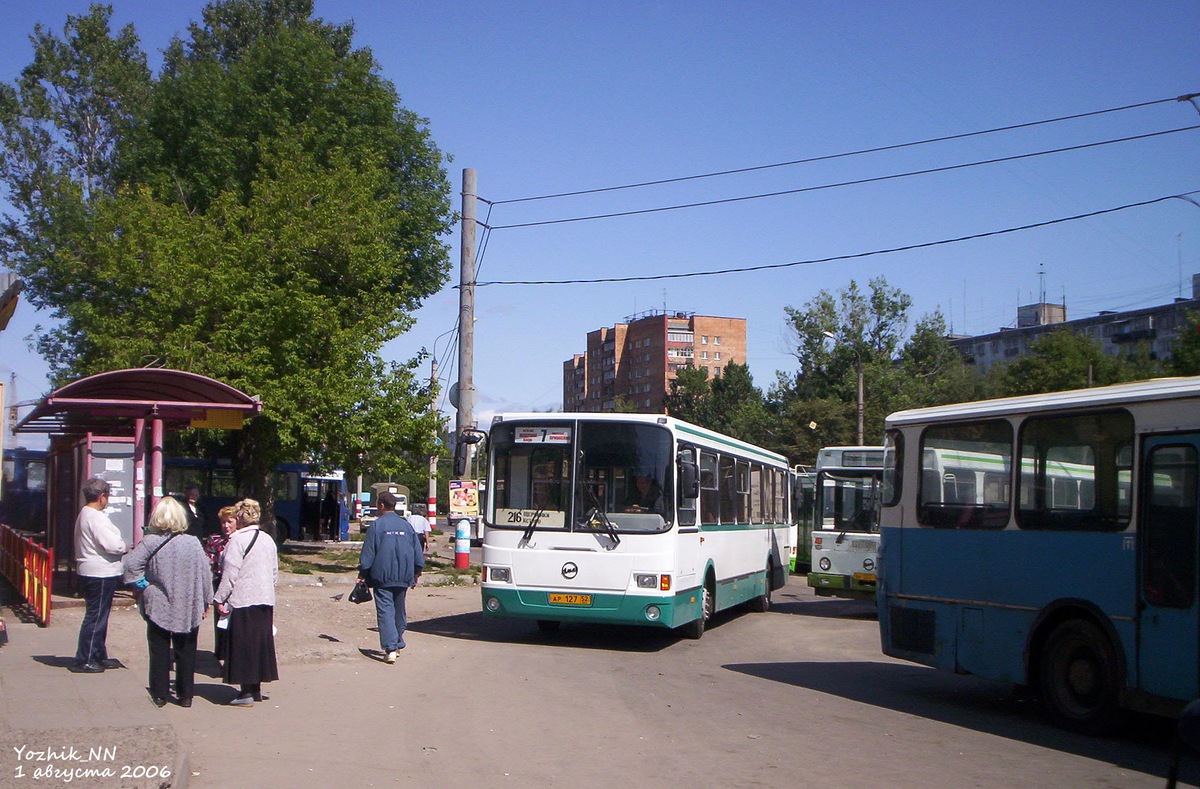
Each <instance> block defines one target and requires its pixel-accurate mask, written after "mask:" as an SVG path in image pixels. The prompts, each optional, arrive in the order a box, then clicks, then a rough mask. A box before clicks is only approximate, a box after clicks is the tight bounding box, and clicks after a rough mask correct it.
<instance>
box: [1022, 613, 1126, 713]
mask: <svg viewBox="0 0 1200 789" xmlns="http://www.w3.org/2000/svg"><path fill="white" fill-rule="evenodd" d="M1038 681H1039V685H1040V687H1041V695H1042V702H1043V703H1044V704H1045V705H1046V707H1047V708H1048V709H1049V711H1050V715H1051V717H1052V718H1053V719H1054V722H1055V723H1056V724H1058V725H1059V726H1061V727H1062V728H1064V729H1069V730H1071V731H1077V732H1081V733H1084V734H1103V733H1105V732H1109V731H1112V729H1113V728H1115V726H1116V724H1117V721H1118V718H1119V714H1120V708H1119V705H1118V690H1119V685H1120V674H1119V672H1118V665H1117V656H1116V653H1115V652H1114V651H1113V648H1112V644H1110V643H1109V641H1108V639H1107V638H1105V636H1104V633H1102V632H1101V631H1100V628H1098V627H1096V626H1095V625H1094V624H1092V623H1091V622H1088V621H1085V620H1083V619H1072V620H1069V621H1067V622H1064V623H1062V624H1061V625H1059V626H1058V627H1056V628H1055V629H1054V630H1053V631H1052V632H1051V633H1050V637H1049V638H1047V639H1046V643H1045V646H1044V647H1043V648H1042V655H1041V660H1040V665H1039V671H1038Z"/></svg>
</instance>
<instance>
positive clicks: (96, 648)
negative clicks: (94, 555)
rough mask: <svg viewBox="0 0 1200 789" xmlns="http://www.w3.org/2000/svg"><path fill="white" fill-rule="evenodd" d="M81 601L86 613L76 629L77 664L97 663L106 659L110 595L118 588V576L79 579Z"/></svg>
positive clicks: (119, 580)
mask: <svg viewBox="0 0 1200 789" xmlns="http://www.w3.org/2000/svg"><path fill="white" fill-rule="evenodd" d="M79 584H80V586H81V587H82V591H83V601H84V603H85V604H86V605H87V610H86V611H85V612H84V614H83V622H82V623H81V624H80V625H79V647H78V648H77V649H76V650H75V662H76V664H82V663H99V662H100V661H101V660H105V659H106V658H107V657H108V646H107V644H106V643H105V642H106V641H107V640H108V614H109V612H111V611H112V601H113V595H114V594H116V592H117V588H118V587H120V585H121V576H119V575H114V576H111V577H109V578H94V577H92V576H90V575H81V576H79Z"/></svg>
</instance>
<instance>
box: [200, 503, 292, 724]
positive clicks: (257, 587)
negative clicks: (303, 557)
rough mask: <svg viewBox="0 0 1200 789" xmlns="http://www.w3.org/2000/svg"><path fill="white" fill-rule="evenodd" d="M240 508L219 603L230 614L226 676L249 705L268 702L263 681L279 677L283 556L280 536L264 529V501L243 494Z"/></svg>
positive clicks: (240, 701) (225, 561)
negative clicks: (278, 548)
mask: <svg viewBox="0 0 1200 789" xmlns="http://www.w3.org/2000/svg"><path fill="white" fill-rule="evenodd" d="M235 507H236V514H237V521H238V529H237V531H235V532H234V533H233V535H232V536H231V537H230V538H229V542H228V543H227V544H226V545H225V551H224V555H223V556H222V562H221V584H220V586H218V587H217V592H216V595H215V603H216V604H217V607H218V610H219V611H220V612H221V614H222V615H228V616H229V626H228V628H227V629H226V636H225V649H224V655H223V657H224V658H225V675H224V680H225V682H226V683H228V684H230V685H239V686H240V687H241V692H240V693H239V694H238V696H237V698H235V699H233V700H232V701H230V702H229V703H230V704H232V705H233V706H236V707H249V706H252V705H253V704H254V702H256V701H262V699H263V696H262V683H264V682H274V681H275V680H277V679H279V666H278V664H277V663H276V660H275V634H274V630H275V628H274V624H275V622H274V620H275V581H276V579H277V577H278V575H279V557H278V555H277V553H276V551H275V540H273V539H272V538H271V537H270V535H267V534H263V533H262V531H261V530H260V529H259V520H260V517H261V510H260V508H259V505H258V502H257V501H255V500H254V499H243V500H241V501H239V502H238V503H237V504H236V505H235Z"/></svg>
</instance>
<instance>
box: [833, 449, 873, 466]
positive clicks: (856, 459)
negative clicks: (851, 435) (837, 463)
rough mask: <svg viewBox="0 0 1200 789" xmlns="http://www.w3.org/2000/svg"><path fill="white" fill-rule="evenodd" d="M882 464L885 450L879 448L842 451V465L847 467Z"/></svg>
mask: <svg viewBox="0 0 1200 789" xmlns="http://www.w3.org/2000/svg"><path fill="white" fill-rule="evenodd" d="M882 465H883V452H882V451H879V450H868V451H866V452H843V453H842V466H844V467H845V468H865V467H874V466H882Z"/></svg>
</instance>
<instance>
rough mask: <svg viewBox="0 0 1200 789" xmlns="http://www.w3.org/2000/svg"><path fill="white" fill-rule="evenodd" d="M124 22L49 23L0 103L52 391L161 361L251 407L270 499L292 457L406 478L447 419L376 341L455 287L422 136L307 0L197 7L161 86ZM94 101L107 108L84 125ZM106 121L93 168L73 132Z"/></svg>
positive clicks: (9, 175) (362, 54) (433, 157)
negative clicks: (51, 321) (72, 381)
mask: <svg viewBox="0 0 1200 789" xmlns="http://www.w3.org/2000/svg"><path fill="white" fill-rule="evenodd" d="M110 15H111V11H110V10H109V9H106V8H103V7H93V8H92V10H91V12H90V14H89V15H88V16H87V17H86V18H82V19H79V18H69V19H68V22H67V27H66V29H65V38H64V39H58V38H55V37H54V36H52V35H49V34H46V33H45V32H44V31H41V30H40V29H39V30H38V31H37V33H36V34H35V37H34V44H35V58H34V63H33V65H31V66H30V67H29V68H28V69H26V71H25V72H24V73H23V75H22V80H21V82H20V83H18V85H17V86H15V87H12V88H6V89H5V91H4V93H3V94H2V95H0V112H2V113H3V114H2V115H0V121H2V123H3V127H2V128H3V132H4V140H3V141H4V160H3V169H2V171H0V174H2V175H3V178H4V183H5V186H6V187H7V189H8V192H9V193H10V194H11V195H14V196H16V199H14V200H13V204H14V206H16V208H17V209H18V214H19V216H18V217H17V218H6V221H5V224H4V225H3V243H4V246H3V248H2V249H3V254H4V261H5V263H7V264H8V265H9V266H10V267H13V268H15V269H16V270H17V271H18V272H20V273H21V274H22V275H23V276H24V277H25V278H26V281H27V284H28V286H29V292H30V296H31V298H32V300H33V301H34V303H36V304H37V305H38V306H41V307H45V308H48V309H50V310H51V311H52V313H53V314H54V315H55V317H56V318H58V319H59V321H60V326H59V328H58V329H57V330H55V331H53V332H50V333H48V334H46V335H45V337H44V338H43V339H42V341H41V344H40V347H41V350H42V352H43V353H44V354H45V355H46V357H47V358H48V360H49V361H50V362H51V364H52V366H53V368H54V370H55V373H56V375H57V377H58V378H60V379H65V378H71V377H75V376H78V375H83V374H89V373H94V372H98V371H100V370H105V369H114V368H118V367H123V366H142V365H145V364H148V363H153V364H157V365H161V366H168V367H173V368H178V369H184V370H189V371H193V372H198V373H202V374H205V375H210V376H213V377H215V378H218V379H221V380H223V381H226V382H228V383H230V384H231V385H233V386H236V387H238V388H241V389H243V390H244V391H247V392H250V393H253V394H257V395H260V396H261V397H262V398H263V402H264V411H263V416H262V417H260V418H257V419H255V420H252V421H251V422H249V423H248V424H247V426H246V429H245V430H243V431H239V432H238V433H237V434H236V435H235V436H234V437H233V440H232V449H233V451H235V452H236V453H237V455H238V456H239V457H240V459H241V464H240V467H241V468H242V469H243V470H244V471H245V472H246V476H245V478H244V479H243V480H242V483H243V490H244V492H245V493H249V494H257V495H259V496H260V497H262V498H264V499H265V498H267V497H268V492H269V488H268V486H267V478H268V475H267V472H268V471H269V469H270V468H272V467H273V466H274V465H275V464H276V463H278V462H280V461H282V460H285V459H293V460H294V459H302V458H303V459H309V460H312V461H314V462H316V463H318V464H321V465H325V466H341V467H344V468H346V469H347V471H349V472H351V473H354V472H357V471H358V470H360V469H365V470H366V472H367V473H368V474H369V475H389V474H401V473H405V472H406V471H409V470H411V469H412V467H413V465H414V463H415V462H416V461H414V460H413V459H414V458H423V457H424V456H425V455H427V454H428V450H429V448H430V444H431V443H432V438H431V437H432V435H433V433H434V427H435V426H436V422H437V419H436V417H434V416H431V415H430V414H429V409H428V405H427V404H428V402H429V398H430V392H428V391H427V390H425V389H424V388H423V387H422V386H421V385H420V384H419V383H418V382H417V380H416V378H415V375H414V372H415V369H414V368H415V365H416V364H417V363H418V361H419V360H412V361H410V362H408V363H405V364H389V363H386V362H385V361H384V360H383V359H382V358H381V357H380V349H381V348H382V346H383V345H384V343H386V342H388V341H389V340H391V339H393V338H395V337H397V336H399V335H400V334H401V333H403V332H404V331H406V330H407V329H408V328H409V327H410V326H411V323H412V320H411V318H410V317H409V313H410V312H411V311H412V310H413V309H414V308H415V307H416V306H418V305H419V304H420V302H421V300H422V299H424V298H426V297H428V296H429V295H431V294H432V293H433V292H435V291H436V290H437V289H438V287H440V286H441V284H442V283H444V281H445V279H446V276H447V272H448V260H447V254H446V248H445V245H444V243H443V242H442V240H441V236H442V235H443V234H444V233H446V232H447V231H448V230H449V229H450V222H451V218H452V216H451V210H450V204H449V183H448V182H447V179H446V175H445V171H444V169H443V158H442V154H441V152H440V151H439V150H438V149H437V148H436V146H435V145H434V144H433V142H432V140H431V138H430V136H429V133H428V130H427V129H426V128H425V127H424V121H423V120H422V119H420V118H418V117H416V116H415V115H413V114H412V113H411V112H410V111H408V110H406V109H404V108H403V107H402V106H401V105H400V101H399V97H398V95H397V93H396V91H395V88H394V86H392V85H391V83H389V82H388V81H387V80H384V79H382V78H381V77H380V76H379V74H378V66H377V64H376V63H375V61H374V58H373V57H372V56H371V54H370V52H369V51H367V50H361V49H360V50H355V49H353V48H352V43H351V41H352V36H353V28H352V26H351V25H348V24H347V25H330V24H327V23H325V22H323V21H321V20H319V19H313V18H312V3H311V1H310V0H263V1H262V2H258V1H257V0H229V1H228V2H218V3H213V4H211V5H209V6H207V7H206V8H205V9H204V11H203V22H202V23H197V24H193V25H192V26H191V28H190V29H189V34H190V38H189V39H188V40H180V39H176V40H174V41H173V42H171V44H170V46H169V47H168V48H167V51H166V54H165V58H164V66H163V70H162V73H161V74H160V75H159V76H158V78H157V79H151V78H149V76H148V74H146V72H145V57H144V55H142V54H141V53H140V52H138V51H137V39H136V36H135V35H134V34H133V31H132V29H130V28H126V29H125V30H122V31H121V32H120V33H119V34H118V35H116V36H113V35H111V34H110V33H109V32H108V19H109V17H110ZM98 62H99V63H104V64H107V65H106V66H105V68H104V69H99V68H97V67H93V66H92V65H91V64H94V63H98ZM80 64H84V65H86V66H87V68H85V67H84V65H80ZM47 96H48V97H51V98H52V99H53V100H55V101H59V102H61V104H62V106H63V109H62V110H61V111H59V112H57V113H51V112H48V111H47V110H46V109H45V108H44V105H45V104H46V102H47V101H48V99H46V98H44V97H47ZM90 96H100V97H105V98H107V99H108V101H107V103H104V102H99V103H98V106H99V108H100V109H99V110H93V111H85V110H86V108H87V106H88V102H87V101H86V100H87V99H88V97H90ZM80 107H83V108H84V109H80ZM72 112H74V113H76V114H77V115H79V116H81V117H75V116H73V115H71V113H72ZM93 116H95V117H96V118H98V119H99V122H100V123H101V125H102V126H103V127H104V128H105V129H106V130H107V136H105V137H104V140H105V144H104V146H102V147H101V148H100V150H101V152H102V154H103V155H98V156H93V157H91V158H90V159H89V158H87V157H84V156H83V155H82V154H81V153H78V152H79V151H81V150H82V149H83V148H84V147H85V146H84V144H83V142H82V141H80V135H78V134H73V132H72V129H73V128H74V127H75V126H78V125H86V123H87V122H88V120H89V118H91V117H93ZM35 143H36V144H35ZM64 152H65V153H64ZM64 162H65V163H66V164H64ZM77 162H82V163H83V164H78V163H77Z"/></svg>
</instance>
